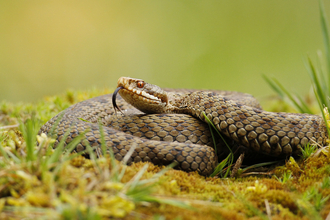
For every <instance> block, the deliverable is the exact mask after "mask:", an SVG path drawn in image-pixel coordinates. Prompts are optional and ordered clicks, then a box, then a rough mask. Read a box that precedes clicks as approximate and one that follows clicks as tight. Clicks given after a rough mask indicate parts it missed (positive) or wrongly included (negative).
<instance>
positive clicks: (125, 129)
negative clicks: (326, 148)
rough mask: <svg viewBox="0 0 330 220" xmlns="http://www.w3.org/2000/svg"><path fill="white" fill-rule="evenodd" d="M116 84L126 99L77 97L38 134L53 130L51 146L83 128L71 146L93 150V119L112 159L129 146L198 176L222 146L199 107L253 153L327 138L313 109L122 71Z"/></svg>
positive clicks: (141, 156)
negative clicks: (286, 108)
mask: <svg viewBox="0 0 330 220" xmlns="http://www.w3.org/2000/svg"><path fill="white" fill-rule="evenodd" d="M118 91H119V94H120V95H121V96H122V97H123V98H124V99H125V100H126V102H125V100H123V99H122V98H120V97H118V98H116V97H113V96H112V94H109V95H103V96H99V97H95V98H92V99H89V100H86V101H83V102H80V103H77V104H75V105H73V106H71V107H69V108H68V109H66V110H64V111H63V112H62V113H60V114H58V115H57V116H55V117H54V118H52V119H51V120H50V121H48V122H47V123H46V124H45V125H44V126H42V128H41V129H40V131H39V133H46V134H48V133H49V132H50V131H51V130H52V129H54V132H53V133H54V134H56V143H55V146H56V145H57V144H58V143H59V141H60V140H61V139H63V138H64V134H65V132H67V131H68V136H67V139H66V140H65V143H66V144H68V143H69V142H71V141H72V140H73V138H75V137H76V136H78V135H79V134H81V133H82V132H86V131H87V133H86V134H85V140H83V141H81V142H80V143H79V144H78V145H77V146H76V148H75V151H76V152H80V151H84V150H86V146H87V145H88V144H89V145H90V146H91V147H92V148H93V149H94V150H95V151H96V152H97V153H100V152H101V150H100V146H101V134H100V127H99V124H98V122H101V124H102V125H103V127H102V128H103V129H102V130H103V132H104V137H105V144H106V146H107V148H108V149H109V148H111V149H112V150H113V152H114V155H115V158H116V159H117V160H122V159H123V158H124V156H125V155H126V153H127V152H128V151H129V149H130V148H131V147H132V146H134V147H135V150H134V152H133V154H132V156H131V158H130V159H129V161H128V163H132V162H139V161H150V162H152V163H154V164H157V165H167V164H170V163H172V162H176V163H177V166H176V168H178V169H182V170H185V171H198V172H199V173H200V174H202V175H209V174H210V173H212V171H213V170H214V168H215V166H216V164H217V162H218V160H217V158H218V157H222V156H224V155H225V154H226V153H227V151H226V148H224V147H222V146H223V143H221V141H220V142H218V144H217V146H218V152H219V153H218V155H216V154H215V151H214V149H213V147H212V146H213V143H212V137H211V134H210V131H209V127H208V125H207V124H206V123H205V121H206V120H205V117H204V114H203V113H205V115H206V116H207V117H208V118H209V119H210V120H211V121H212V122H213V124H214V125H215V126H216V128H217V129H218V130H219V131H220V133H221V134H222V135H223V136H225V139H226V141H227V142H228V143H229V144H230V145H231V146H232V147H233V148H234V149H243V151H245V152H247V153H248V154H250V155H257V156H259V157H263V155H265V157H267V156H270V157H275V158H278V157H285V156H288V155H299V154H300V153H301V147H302V146H304V145H305V144H307V143H308V142H310V141H312V142H316V143H319V144H322V145H323V144H325V142H326V139H327V134H326V127H325V124H324V122H323V119H322V118H321V117H320V116H317V115H309V114H293V113H274V112H267V111H264V110H262V109H261V108H260V106H259V104H258V102H257V101H255V99H254V98H253V97H252V96H250V95H248V94H242V93H238V92H228V91H196V90H162V89H161V88H159V87H157V86H155V85H151V84H148V83H146V82H144V81H143V80H138V79H131V78H127V77H121V78H120V79H119V80H118V89H117V90H116V92H115V93H116V94H117V92H118ZM112 98H114V100H115V103H114V104H115V107H117V108H119V109H121V110H122V111H123V112H124V114H125V116H123V115H120V114H115V109H114V108H113V106H112V104H113V103H112V100H111V99H112ZM127 102H128V103H130V104H132V105H133V106H135V107H136V108H138V109H139V110H141V111H143V112H146V113H148V114H143V113H142V112H141V111H138V110H136V109H134V108H132V106H131V105H130V104H128V103H127ZM150 113H156V114H150ZM81 119H84V120H81ZM86 140H87V142H86ZM173 141H174V142H173Z"/></svg>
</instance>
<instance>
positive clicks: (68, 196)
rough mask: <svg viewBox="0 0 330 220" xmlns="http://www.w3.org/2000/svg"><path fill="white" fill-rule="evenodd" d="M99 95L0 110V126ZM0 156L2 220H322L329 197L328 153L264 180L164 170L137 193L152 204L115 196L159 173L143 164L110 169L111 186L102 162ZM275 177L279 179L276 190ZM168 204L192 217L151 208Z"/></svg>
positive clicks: (17, 149) (16, 147)
mask: <svg viewBox="0 0 330 220" xmlns="http://www.w3.org/2000/svg"><path fill="white" fill-rule="evenodd" d="M107 92H108V91H107V90H103V91H97V90H93V91H90V92H75V91H70V92H68V93H66V94H64V95H62V96H56V97H47V98H46V99H45V100H42V101H40V102H39V103H36V104H34V105H30V104H27V105H23V104H17V105H14V104H10V103H2V104H1V106H0V111H1V113H0V114H2V116H1V120H0V124H1V125H2V126H3V125H13V124H15V123H18V121H19V120H23V121H24V120H26V119H27V118H29V117H31V115H34V117H36V118H37V119H38V122H39V123H40V124H43V123H44V122H46V121H47V120H49V118H50V117H52V116H54V115H56V114H57V113H58V112H59V111H61V110H63V109H64V108H66V107H68V106H69V105H71V104H73V103H75V102H78V101H81V100H83V99H87V98H90V97H93V96H97V95H101V94H105V93H107ZM0 133H1V135H0V143H1V145H2V146H3V147H4V149H5V150H6V151H10V152H11V153H12V154H14V155H17V157H18V158H24V156H22V155H23V154H22V153H21V152H24V151H25V148H26V144H25V141H24V138H23V136H22V134H21V133H20V132H19V131H18V130H17V128H12V129H9V130H2V131H0ZM40 138H42V137H40ZM44 140H45V139H44ZM48 141H49V140H48ZM49 143H50V142H49ZM41 153H42V155H43V156H42V157H41V158H45V157H49V156H50V155H52V154H53V153H54V152H53V151H52V152H48V153H47V152H46V151H45V150H44V151H43V152H41ZM0 154H1V155H0V156H1V160H0V167H1V172H0V185H1V187H0V208H1V210H2V212H0V217H2V218H5V217H6V215H5V213H9V212H8V210H9V209H10V207H15V210H16V211H17V210H20V209H21V208H22V207H26V206H27V207H30V208H31V207H32V208H33V207H35V208H37V207H38V208H41V207H42V208H43V209H44V210H46V211H44V212H41V214H40V213H39V214H38V215H40V216H49V214H47V213H52V214H51V216H57V217H58V218H61V217H63V216H71V218H75V217H76V216H81V215H83V216H93V218H94V217H95V218H101V217H103V218H109V217H118V218H124V219H153V217H154V216H155V215H156V214H157V215H160V216H164V217H166V219H175V218H176V217H179V218H181V219H262V218H267V206H266V203H267V202H268V208H269V209H270V213H271V218H272V219H309V218H310V213H309V212H306V211H305V210H304V207H303V205H302V204H308V206H306V207H311V208H312V209H315V210H317V209H316V207H318V208H319V209H318V211H316V212H315V213H316V214H319V215H320V217H322V218H323V219H324V218H326V216H327V215H328V213H329V211H330V200H326V196H327V195H329V194H330V186H329V184H328V183H327V180H326V178H328V177H329V174H330V153H329V151H324V153H318V154H317V155H316V154H315V155H314V156H311V157H309V158H308V159H306V160H302V159H293V158H290V159H289V160H288V161H286V163H285V164H284V165H283V166H279V167H275V168H274V169H272V170H270V171H269V172H268V173H267V174H268V175H265V176H262V175H258V176H252V175H250V176H249V175H247V176H244V177H239V178H226V179H220V178H210V177H202V176H200V175H198V174H197V173H196V172H192V173H186V172H183V171H178V170H174V169H170V170H168V171H167V172H166V173H165V175H163V176H161V177H160V178H159V181H158V182H157V183H155V182H153V183H148V184H146V188H143V190H148V193H149V192H150V193H151V194H150V196H154V198H156V199H157V200H155V199H154V200H152V201H148V202H138V201H135V200H133V199H130V198H131V197H129V196H119V197H118V195H119V194H118V192H120V193H123V192H124V190H125V189H126V188H127V187H128V186H129V184H131V183H132V179H133V178H134V177H135V175H136V174H137V173H138V172H139V171H140V170H141V169H144V167H145V166H146V165H147V166H148V168H147V169H146V171H145V172H144V173H143V174H142V176H141V180H148V179H150V178H152V177H153V175H154V174H155V173H157V172H160V171H161V170H162V169H164V167H159V166H155V165H153V164H151V163H133V164H132V165H131V166H124V165H122V164H120V163H119V162H118V161H116V162H115V165H116V167H117V168H116V169H118V171H121V170H122V169H125V173H124V175H123V177H122V178H121V180H120V181H114V180H115V178H114V173H113V170H114V167H113V164H112V163H111V160H110V158H108V157H104V158H100V159H98V160H97V161H96V162H95V161H91V160H88V159H86V158H84V157H82V156H78V157H75V158H73V159H71V160H68V161H61V160H62V159H61V160H59V161H58V163H56V166H54V167H51V168H50V169H48V170H46V171H45V170H43V168H42V166H41V159H40V158H39V159H38V160H36V161H35V162H29V163H27V162H24V160H23V159H22V161H21V162H20V163H18V162H14V160H13V158H8V160H7V159H6V158H5V156H6V155H2V153H1V152H0ZM19 155H20V156H19ZM21 156H22V157H21ZM288 172H291V176H290V178H289V179H288V180H286V181H283V177H284V175H285V174H286V173H288ZM251 173H252V172H251ZM275 176H277V177H278V178H279V179H281V178H282V179H281V180H282V182H280V181H279V180H278V179H276V178H275ZM313 190H314V191H313ZM125 193H126V192H125ZM308 193H310V194H308ZM313 193H314V194H313ZM316 194H317V195H316ZM121 195H126V194H121ZM306 195H309V196H310V197H308V196H306ZM318 196H319V197H320V198H321V199H325V201H324V202H323V203H322V204H321V205H317V199H318ZM168 200H175V201H180V202H183V203H187V204H190V205H191V206H192V207H193V208H194V209H183V208H180V207H177V206H172V205H169V204H159V202H161V201H168ZM266 201H267V202H266ZM61 210H62V211H61ZM109 210H110V211H109ZM24 213H25V212H24ZM27 213H28V214H29V215H30V214H31V213H38V212H37V211H36V210H33V209H29V211H28V212H27ZM315 213H314V214H315ZM10 214H12V212H10ZM25 214H26V213H25ZM22 215H23V214H22ZM17 216H20V217H21V215H18V214H17ZM23 216H24V215H23ZM57 217H56V218H57ZM90 218H91V219H92V217H90Z"/></svg>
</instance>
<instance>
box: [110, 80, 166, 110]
mask: <svg viewBox="0 0 330 220" xmlns="http://www.w3.org/2000/svg"><path fill="white" fill-rule="evenodd" d="M117 93H119V94H120V96H121V97H122V98H123V99H124V100H125V101H126V102H128V103H129V104H131V105H132V106H134V107H135V108H137V109H139V110H140V111H142V112H144V113H164V112H165V110H164V109H165V107H166V105H167V103H168V98H167V93H166V92H165V91H164V90H162V89H161V88H160V87H158V86H156V85H152V84H149V83H147V82H145V81H143V80H141V79H134V78H129V77H120V78H119V79H118V83H117V89H116V91H115V92H114V94H113V102H112V103H113V105H114V108H116V102H115V100H116V98H115V97H116V95H117ZM117 108H118V107H117Z"/></svg>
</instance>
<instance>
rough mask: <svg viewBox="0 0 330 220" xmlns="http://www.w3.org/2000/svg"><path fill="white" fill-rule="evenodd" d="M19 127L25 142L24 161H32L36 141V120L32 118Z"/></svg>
mask: <svg viewBox="0 0 330 220" xmlns="http://www.w3.org/2000/svg"><path fill="white" fill-rule="evenodd" d="M19 127H20V130H21V132H22V134H23V137H24V140H25V142H26V154H27V155H26V160H27V161H34V160H35V158H36V155H35V154H34V147H35V144H36V139H37V128H36V120H35V119H34V118H31V119H27V120H26V122H25V123H20V126H19Z"/></svg>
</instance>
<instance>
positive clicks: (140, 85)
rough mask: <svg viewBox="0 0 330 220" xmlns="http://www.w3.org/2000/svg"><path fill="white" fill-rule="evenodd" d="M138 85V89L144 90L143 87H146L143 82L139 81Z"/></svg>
mask: <svg viewBox="0 0 330 220" xmlns="http://www.w3.org/2000/svg"><path fill="white" fill-rule="evenodd" d="M136 85H137V87H138V88H143V86H144V82H143V81H138V82H137V83H136Z"/></svg>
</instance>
